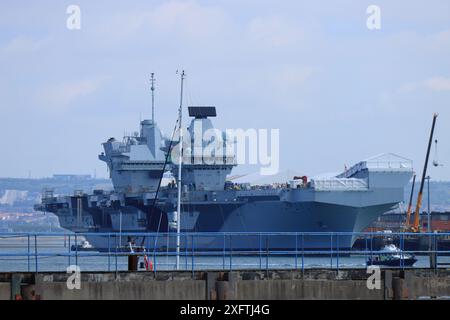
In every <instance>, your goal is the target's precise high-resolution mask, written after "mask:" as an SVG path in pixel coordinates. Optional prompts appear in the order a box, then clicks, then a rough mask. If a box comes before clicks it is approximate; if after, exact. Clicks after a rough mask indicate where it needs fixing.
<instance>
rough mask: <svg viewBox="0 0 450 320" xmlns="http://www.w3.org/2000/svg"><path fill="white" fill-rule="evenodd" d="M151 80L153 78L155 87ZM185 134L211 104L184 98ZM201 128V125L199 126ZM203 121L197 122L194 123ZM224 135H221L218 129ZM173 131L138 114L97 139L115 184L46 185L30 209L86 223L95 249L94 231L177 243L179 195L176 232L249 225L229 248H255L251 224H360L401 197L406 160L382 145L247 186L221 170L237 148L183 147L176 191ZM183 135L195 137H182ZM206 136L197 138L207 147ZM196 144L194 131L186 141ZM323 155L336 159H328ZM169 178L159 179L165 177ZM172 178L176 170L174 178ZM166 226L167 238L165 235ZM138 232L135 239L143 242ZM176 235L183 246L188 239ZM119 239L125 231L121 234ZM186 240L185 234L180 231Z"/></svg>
mask: <svg viewBox="0 0 450 320" xmlns="http://www.w3.org/2000/svg"><path fill="white" fill-rule="evenodd" d="M152 88H153V87H152ZM188 110H189V116H190V117H191V122H190V125H189V127H188V128H187V131H188V132H189V133H190V136H191V137H194V136H195V135H196V134H203V133H204V131H205V130H208V129H211V128H214V126H213V124H212V121H211V119H212V118H213V117H216V108H215V107H189V108H188ZM198 128H200V129H198ZM196 130H202V132H196ZM222 138H223V141H224V145H225V144H227V143H232V141H228V140H227V137H226V134H225V132H223V136H222ZM177 143H178V141H177V140H176V139H174V138H173V137H172V138H165V137H163V135H162V133H161V131H160V129H159V128H158V126H157V123H156V122H155V121H154V118H153V117H152V119H151V120H143V121H141V123H140V132H137V133H135V134H134V135H131V136H126V137H124V138H123V140H122V141H118V140H116V139H114V138H110V139H108V140H107V141H106V142H104V143H103V148H104V152H102V153H101V154H100V155H99V159H100V160H101V161H104V162H105V163H106V165H107V166H108V170H109V172H110V177H111V179H112V183H113V186H114V190H112V191H105V190H95V191H94V192H93V193H91V194H87V193H84V192H77V193H75V194H73V195H55V194H53V192H52V191H51V190H46V191H45V192H44V193H43V197H42V202H41V203H40V204H39V205H36V207H35V209H36V210H39V211H45V212H53V213H54V214H56V215H57V216H58V218H59V221H60V224H61V226H62V227H63V228H66V229H68V230H71V231H74V232H89V233H90V235H89V236H88V237H87V238H88V241H89V242H90V243H91V244H92V245H94V246H95V247H96V248H98V249H99V250H101V249H102V248H105V247H107V246H108V244H107V241H108V239H106V237H104V236H96V235H95V233H100V232H102V233H103V232H136V233H139V234H140V233H142V234H144V233H158V236H157V239H156V240H157V241H156V240H155V241H154V242H152V246H153V248H148V250H172V249H174V247H175V244H174V241H175V237H173V236H170V235H173V234H174V233H176V228H175V226H176V224H177V221H176V220H177V216H178V215H177V204H178V199H180V208H181V210H180V217H181V218H180V228H181V232H199V233H202V232H204V233H205V235H206V234H207V235H208V236H205V237H201V239H198V240H196V241H198V242H197V243H196V246H197V247H201V248H203V249H206V250H207V249H211V250H215V249H218V248H222V247H223V239H222V238H221V237H219V236H214V233H219V232H242V233H255V234H254V235H248V234H247V235H245V236H244V235H242V236H239V235H236V236H235V237H233V245H232V246H233V250H252V249H256V248H259V246H260V239H259V238H258V235H257V233H258V232H360V231H363V230H364V229H365V228H366V227H368V226H369V225H370V224H371V223H372V222H373V221H375V220H376V219H377V218H378V217H379V216H380V215H382V214H383V213H385V212H388V211H390V210H392V209H394V208H396V207H397V206H398V204H399V203H400V202H402V201H403V196H404V187H405V186H406V184H407V183H408V182H409V180H410V179H411V177H412V175H413V168H412V161H411V160H408V159H406V158H403V157H400V156H398V155H395V154H392V153H387V154H382V155H378V156H375V157H372V158H369V159H366V160H364V161H361V162H358V163H356V164H355V165H353V166H352V167H350V168H348V169H346V170H344V172H342V173H340V174H338V175H334V176H327V177H320V178H315V179H308V178H307V177H301V178H300V179H294V177H292V180H291V181H280V182H281V183H280V184H276V185H273V184H271V185H260V186H252V185H250V184H246V183H233V182H232V181H229V180H227V177H229V176H230V174H231V172H232V169H233V168H234V167H235V166H236V165H237V164H236V157H235V155H230V154H227V155H213V159H211V158H210V157H209V158H208V159H207V158H206V157H203V156H200V157H197V156H191V155H185V154H183V159H182V166H181V195H180V197H178V186H177V181H178V180H177V179H175V178H171V177H177V175H178V170H179V167H180V166H179V164H178V160H177V159H172V156H171V155H170V152H171V151H172V150H173V149H174V148H175V149H176V147H177ZM189 143H192V145H191V146H189ZM210 143H212V140H210V141H207V140H206V141H205V140H203V141H202V146H203V147H208V145H209V144H210ZM187 144H188V147H187V148H188V149H189V148H191V149H192V150H194V148H195V146H194V145H193V144H194V141H193V140H192V141H187ZM330 165H334V164H333V163H330ZM163 179H164V180H169V181H170V182H169V183H168V184H167V183H162V180H163ZM172 179H173V180H172ZM168 235H169V236H170V237H169V238H167V236H168ZM143 239H144V238H143V237H140V236H137V237H135V238H134V239H132V241H135V242H140V241H142V242H143ZM185 240H186V239H185V238H183V237H182V238H181V246H182V247H183V246H185V245H188V244H187V243H185ZM121 241H122V242H123V243H122V245H126V243H127V242H128V241H130V239H129V238H126V237H124V238H123V239H121ZM186 241H187V240H186ZM302 241H303V242H302V246H303V247H304V248H305V249H316V248H317V249H319V248H329V245H330V240H329V236H327V238H325V236H324V238H321V237H317V236H315V237H314V238H312V237H311V238H309V237H308V236H306V237H304V239H302ZM354 241H355V237H354V236H353V235H348V236H341V237H340V239H339V243H336V244H335V246H339V247H340V248H351V246H352V244H353V243H354ZM297 245H298V244H296V243H294V241H292V237H288V236H283V235H280V236H278V237H274V238H273V239H271V243H270V247H271V249H280V250H289V249H293V248H295V247H296V246H297Z"/></svg>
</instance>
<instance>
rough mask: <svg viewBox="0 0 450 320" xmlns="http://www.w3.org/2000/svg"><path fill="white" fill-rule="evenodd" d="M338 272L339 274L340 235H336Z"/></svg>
mask: <svg viewBox="0 0 450 320" xmlns="http://www.w3.org/2000/svg"><path fill="white" fill-rule="evenodd" d="M336 270H337V271H338V272H339V234H336Z"/></svg>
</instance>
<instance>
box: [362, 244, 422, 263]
mask: <svg viewBox="0 0 450 320" xmlns="http://www.w3.org/2000/svg"><path fill="white" fill-rule="evenodd" d="M381 252H382V253H380V254H379V255H377V256H376V257H373V258H369V260H368V261H367V265H368V266H389V267H400V266H405V267H411V266H413V265H414V263H416V262H417V259H416V257H415V256H414V255H413V254H406V253H402V251H401V250H400V249H399V248H397V247H396V246H395V245H394V244H388V245H385V246H384V248H383V249H382V250H381Z"/></svg>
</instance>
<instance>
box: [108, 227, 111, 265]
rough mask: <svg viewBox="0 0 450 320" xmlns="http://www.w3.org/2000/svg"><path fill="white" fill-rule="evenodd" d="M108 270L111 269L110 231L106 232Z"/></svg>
mask: <svg viewBox="0 0 450 320" xmlns="http://www.w3.org/2000/svg"><path fill="white" fill-rule="evenodd" d="M108 271H111V233H108Z"/></svg>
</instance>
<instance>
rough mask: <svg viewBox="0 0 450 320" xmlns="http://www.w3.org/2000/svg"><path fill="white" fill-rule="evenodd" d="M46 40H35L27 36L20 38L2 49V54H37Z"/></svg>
mask: <svg viewBox="0 0 450 320" xmlns="http://www.w3.org/2000/svg"><path fill="white" fill-rule="evenodd" d="M44 42H45V41H44V40H40V41H39V40H35V39H32V38H30V37H27V36H18V37H16V38H14V39H12V40H11V41H10V42H8V43H7V44H6V45H4V46H3V47H1V48H0V52H1V53H3V54H14V55H16V54H27V53H35V52H36V51H38V50H39V49H40V48H41V47H42V45H43V43H44Z"/></svg>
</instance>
